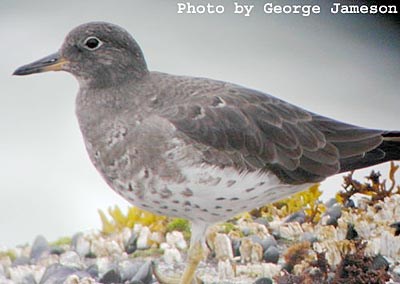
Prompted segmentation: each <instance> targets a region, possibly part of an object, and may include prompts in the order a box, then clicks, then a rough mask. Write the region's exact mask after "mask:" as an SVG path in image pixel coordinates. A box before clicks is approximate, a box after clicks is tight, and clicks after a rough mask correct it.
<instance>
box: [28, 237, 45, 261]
mask: <svg viewBox="0 0 400 284" xmlns="http://www.w3.org/2000/svg"><path fill="white" fill-rule="evenodd" d="M48 252H49V243H48V242H47V240H46V238H45V237H43V236H42V235H39V236H37V237H36V239H35V240H34V242H33V245H32V248H31V254H30V257H29V258H30V259H31V260H32V261H33V263H35V262H36V261H37V260H38V259H39V258H40V257H41V256H42V255H43V254H45V253H48Z"/></svg>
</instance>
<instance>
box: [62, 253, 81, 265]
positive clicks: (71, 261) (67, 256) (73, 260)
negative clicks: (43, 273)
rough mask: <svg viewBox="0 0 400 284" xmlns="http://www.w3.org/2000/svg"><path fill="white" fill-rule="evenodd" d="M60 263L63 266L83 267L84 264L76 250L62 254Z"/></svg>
mask: <svg viewBox="0 0 400 284" xmlns="http://www.w3.org/2000/svg"><path fill="white" fill-rule="evenodd" d="M60 264H61V265H63V266H67V267H71V268H78V269H80V268H82V267H83V264H82V262H81V258H80V257H79V255H78V253H76V252H75V251H73V250H71V251H67V252H65V253H63V254H62V255H60Z"/></svg>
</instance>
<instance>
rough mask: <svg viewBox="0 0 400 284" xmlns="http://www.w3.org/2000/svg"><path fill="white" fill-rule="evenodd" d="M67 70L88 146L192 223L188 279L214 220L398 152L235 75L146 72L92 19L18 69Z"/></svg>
mask: <svg viewBox="0 0 400 284" xmlns="http://www.w3.org/2000/svg"><path fill="white" fill-rule="evenodd" d="M60 70H62V71H67V72H69V73H71V74H72V75H74V76H75V77H76V78H77V80H78V82H79V92H78V95H77V98H76V114H77V117H78V120H79V125H80V128H81V132H82V135H83V138H84V141H85V145H86V149H87V152H88V153H89V157H90V159H91V161H92V162H93V164H94V166H95V167H96V168H97V170H98V171H99V172H100V174H101V175H102V176H103V178H104V180H105V181H106V182H107V183H108V185H109V186H110V187H111V188H112V189H113V190H115V191H116V192H117V193H119V194H121V195H122V196H123V197H124V198H125V199H127V200H128V201H129V202H130V203H132V204H133V205H135V206H138V207H140V208H142V209H145V210H148V211H151V212H154V213H157V214H162V215H168V216H175V217H181V218H186V219H188V220H190V222H191V230H192V237H191V244H190V249H189V252H188V264H187V267H186V269H185V271H184V272H183V275H182V278H181V280H180V283H191V281H192V279H193V277H194V272H195V270H196V267H197V265H198V263H199V262H200V260H201V259H202V258H203V254H204V252H203V251H204V249H205V232H206V229H207V227H209V226H210V225H211V224H214V223H217V222H220V221H223V220H226V219H228V218H230V217H232V216H234V215H236V214H238V213H241V212H244V211H249V210H251V209H254V208H256V207H260V206H262V205H265V204H267V203H271V202H273V201H277V200H279V199H282V198H284V197H287V196H289V195H291V194H293V193H295V192H298V191H301V190H304V189H306V188H307V187H308V186H310V185H312V184H314V183H317V182H320V181H323V180H324V179H325V178H326V177H329V176H331V175H334V174H337V173H342V172H345V171H352V170H355V169H359V168H363V167H367V166H371V165H375V164H379V163H383V162H386V161H390V160H398V159H400V132H399V131H385V130H376V129H366V128H362V127H358V126H355V125H351V124H347V123H343V122H339V121H336V120H333V119H330V118H327V117H324V116H321V115H318V114H315V113H312V112H309V111H307V110H304V109H302V108H299V107H297V106H294V105H292V104H289V103H287V102H284V101H282V100H280V99H278V98H275V97H273V96H270V95H268V94H265V93H263V92H260V91H256V90H252V89H247V88H244V87H241V86H239V85H235V84H232V83H227V82H222V81H217V80H211V79H206V78H194V77H187V76H176V75H170V74H166V73H161V72H154V71H149V70H148V68H147V65H146V61H145V58H144V56H143V53H142V51H141V49H140V47H139V45H138V44H137V43H136V41H135V40H134V39H133V38H132V37H131V35H130V34H129V33H128V32H127V31H126V30H124V29H123V28H121V27H119V26H116V25H114V24H110V23H105V22H91V23H86V24H83V25H80V26H78V27H76V28H75V29H73V30H72V31H71V32H70V33H69V34H68V35H67V37H66V39H65V41H64V43H63V44H62V46H61V49H60V50H59V51H58V52H56V53H54V54H52V55H50V56H47V57H45V58H43V59H41V60H38V61H35V62H33V63H31V64H28V65H25V66H22V67H20V68H18V69H17V70H16V71H15V72H14V74H15V75H28V74H32V73H40V72H45V71H60Z"/></svg>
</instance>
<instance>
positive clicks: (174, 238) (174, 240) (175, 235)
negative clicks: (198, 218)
mask: <svg viewBox="0 0 400 284" xmlns="http://www.w3.org/2000/svg"><path fill="white" fill-rule="evenodd" d="M165 240H166V242H167V244H169V245H170V246H171V247H176V248H178V249H180V250H184V249H187V243H186V241H185V238H184V237H183V234H182V232H179V231H172V232H168V233H167V235H166V236H165Z"/></svg>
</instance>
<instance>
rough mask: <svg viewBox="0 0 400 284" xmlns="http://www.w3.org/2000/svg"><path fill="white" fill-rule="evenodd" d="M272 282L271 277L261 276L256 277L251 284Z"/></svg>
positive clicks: (268, 283) (270, 283)
mask: <svg viewBox="0 0 400 284" xmlns="http://www.w3.org/2000/svg"><path fill="white" fill-rule="evenodd" d="M272 283H273V282H272V280H271V278H266V277H263V278H259V279H257V280H256V281H255V282H254V283H253V284H272Z"/></svg>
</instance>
